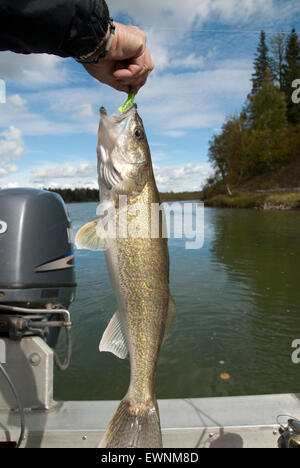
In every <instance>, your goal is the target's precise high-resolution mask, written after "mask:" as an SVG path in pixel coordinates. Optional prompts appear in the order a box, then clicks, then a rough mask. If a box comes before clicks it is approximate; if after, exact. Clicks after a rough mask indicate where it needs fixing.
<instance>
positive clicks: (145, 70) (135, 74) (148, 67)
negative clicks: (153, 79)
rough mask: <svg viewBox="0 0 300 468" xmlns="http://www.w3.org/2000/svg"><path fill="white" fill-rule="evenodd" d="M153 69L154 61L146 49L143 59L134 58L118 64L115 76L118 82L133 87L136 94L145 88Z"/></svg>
mask: <svg viewBox="0 0 300 468" xmlns="http://www.w3.org/2000/svg"><path fill="white" fill-rule="evenodd" d="M153 69H154V64H153V61H152V59H151V56H150V53H149V51H148V50H147V49H146V50H145V52H144V54H143V55H142V56H141V57H137V58H134V59H132V60H131V61H129V60H127V61H125V62H118V63H117V64H116V70H115V71H114V73H113V76H114V78H115V79H117V80H118V81H120V82H122V83H124V84H127V85H129V86H131V88H132V91H133V92H134V90H139V89H140V88H141V87H142V86H144V84H145V83H146V82H147V79H148V76H149V75H150V73H151V72H152V71H153ZM136 92H137V91H136Z"/></svg>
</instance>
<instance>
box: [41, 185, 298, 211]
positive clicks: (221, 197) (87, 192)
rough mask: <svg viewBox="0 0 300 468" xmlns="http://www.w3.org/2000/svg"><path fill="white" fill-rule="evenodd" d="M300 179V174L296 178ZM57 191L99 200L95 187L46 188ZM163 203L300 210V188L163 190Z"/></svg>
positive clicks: (70, 199) (72, 198) (74, 198)
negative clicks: (206, 192) (216, 191)
mask: <svg viewBox="0 0 300 468" xmlns="http://www.w3.org/2000/svg"><path fill="white" fill-rule="evenodd" d="M298 180H299V182H300V177H299V179H298ZM48 190H50V191H51V192H55V193H58V194H59V195H60V196H61V197H62V198H63V199H64V201H65V203H88V202H95V203H97V202H99V191H98V190H96V189H74V190H71V189H48ZM160 197H161V201H162V202H177V201H195V200H198V201H199V202H204V205H205V206H207V207H212V208H244V209H246V208H247V209H250V208H255V209H259V210H280V211H287V210H300V187H295V188H293V189H292V188H280V187H277V188H275V189H270V188H267V189H260V190H259V189H257V190H255V191H249V190H246V189H236V190H233V192H232V194H231V196H229V195H228V194H225V193H220V194H217V195H215V196H213V197H211V198H209V199H205V197H204V193H203V192H202V191H201V192H178V193H176V192H164V193H160Z"/></svg>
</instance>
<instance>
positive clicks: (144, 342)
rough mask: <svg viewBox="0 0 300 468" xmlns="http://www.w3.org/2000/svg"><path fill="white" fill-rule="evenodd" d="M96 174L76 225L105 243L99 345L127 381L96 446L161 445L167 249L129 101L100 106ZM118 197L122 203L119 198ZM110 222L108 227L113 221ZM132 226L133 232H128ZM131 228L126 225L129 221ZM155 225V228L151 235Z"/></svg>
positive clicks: (81, 240) (86, 236)
mask: <svg viewBox="0 0 300 468" xmlns="http://www.w3.org/2000/svg"><path fill="white" fill-rule="evenodd" d="M100 114H101V120H100V126H99V141H98V147H97V154H98V175H99V187H100V212H101V216H100V217H99V218H97V219H95V220H93V221H91V222H90V223H88V224H87V225H85V226H84V227H82V228H81V229H80V231H79V232H78V233H77V236H76V240H75V243H76V246H77V248H79V249H84V248H86V249H91V250H100V249H104V250H105V257H106V262H107V267H108V270H109V273H110V277H111V281H112V284H113V287H114V291H115V294H116V298H117V303H118V310H117V312H116V313H115V314H114V316H113V317H112V319H111V321H110V323H109V325H108V327H107V329H106V330H105V332H104V334H103V336H102V339H101V342H100V347H99V349H100V351H109V352H112V353H114V354H115V355H116V356H118V357H119V358H121V359H124V358H125V357H126V356H127V355H128V354H129V357H130V368H131V372H130V385H129V389H128V392H127V394H126V395H125V397H124V398H123V400H122V401H121V403H120V405H119V407H118V410H117V412H116V413H115V415H114V416H113V418H112V420H111V422H110V424H109V426H108V429H107V431H106V433H105V436H104V438H103V440H102V442H101V444H100V447H109V448H112V447H116V448H127V447H141V448H159V447H162V436H161V428H160V418H159V410H158V405H157V402H156V397H155V392H154V378H155V369H156V364H157V360H158V356H159V352H160V350H161V347H162V344H163V341H164V338H165V336H166V333H167V331H168V327H169V324H170V323H171V319H172V317H173V316H174V314H175V306H174V302H173V300H172V297H171V295H170V291H169V253H168V245H167V239H166V238H164V237H163V236H162V216H163V215H162V214H161V212H160V214H161V216H155V217H154V215H153V212H152V210H151V207H152V206H153V204H156V206H157V205H159V204H160V199H159V193H158V190H157V187H156V183H155V179H154V174H153V168H152V162H151V154H150V149H149V145H148V142H147V138H146V134H145V130H144V126H143V122H142V120H141V118H140V116H139V115H138V113H137V106H136V104H132V105H131V106H130V107H129V108H128V109H127V110H126V111H125V112H123V113H121V114H120V115H112V116H108V115H107V112H106V110H105V109H104V108H101V110H100ZM124 198H125V199H126V203H124ZM112 226H113V228H114V229H112ZM132 226H134V227H135V230H134V229H133V231H134V232H135V233H136V234H135V235H129V231H130V229H129V228H130V227H132ZM131 231H132V229H131ZM153 232H156V234H157V235H154V236H153V235H151V234H153Z"/></svg>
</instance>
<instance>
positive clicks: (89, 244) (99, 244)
mask: <svg viewBox="0 0 300 468" xmlns="http://www.w3.org/2000/svg"><path fill="white" fill-rule="evenodd" d="M99 221H100V219H99V218H96V219H93V220H92V221H90V222H89V223H87V224H85V225H84V226H82V228H81V229H79V231H78V232H77V234H76V237H75V245H76V248H77V249H79V250H81V249H86V250H105V247H106V244H105V239H103V238H101V237H100V236H99V229H98V224H99Z"/></svg>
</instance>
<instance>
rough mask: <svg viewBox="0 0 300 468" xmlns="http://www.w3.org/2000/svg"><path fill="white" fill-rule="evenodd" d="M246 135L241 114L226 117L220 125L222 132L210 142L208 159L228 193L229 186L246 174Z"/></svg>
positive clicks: (245, 125)
mask: <svg viewBox="0 0 300 468" xmlns="http://www.w3.org/2000/svg"><path fill="white" fill-rule="evenodd" d="M247 135H248V130H247V122H246V119H245V115H244V114H241V115H236V116H232V117H230V118H228V119H227V120H226V122H225V123H224V124H223V126H222V133H221V134H220V135H217V136H214V137H213V139H212V140H211V142H210V147H209V159H210V161H211V162H212V164H213V167H214V169H215V171H216V176H217V178H218V177H219V178H221V180H222V181H223V183H224V185H225V187H226V190H227V192H228V193H229V194H231V191H230V188H229V186H230V185H231V184H233V185H236V184H239V183H240V182H242V181H243V180H244V178H245V177H246V176H247V170H248V165H249V162H248V152H247Z"/></svg>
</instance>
